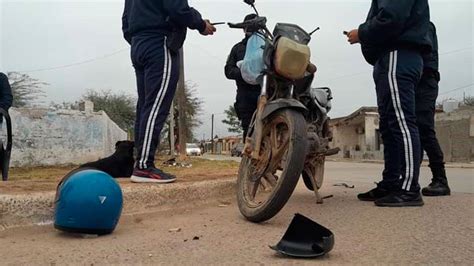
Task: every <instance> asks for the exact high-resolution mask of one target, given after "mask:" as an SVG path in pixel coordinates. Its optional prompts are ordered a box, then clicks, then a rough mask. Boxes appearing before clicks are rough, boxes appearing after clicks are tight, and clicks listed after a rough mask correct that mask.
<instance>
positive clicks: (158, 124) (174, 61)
mask: <svg viewBox="0 0 474 266" xmlns="http://www.w3.org/2000/svg"><path fill="white" fill-rule="evenodd" d="M167 59H168V63H167V64H169V65H168V73H167V74H166V75H165V82H166V83H165V84H164V85H163V88H162V89H160V91H161V90H163V92H162V93H160V94H159V95H158V96H159V97H160V98H159V99H158V98H156V99H155V102H154V110H152V114H153V116H152V117H149V120H148V121H149V123H150V124H149V135H148V137H147V138H146V139H145V141H147V151H146V155H145V156H146V165H151V166H153V167H154V166H155V165H154V162H155V153H156V150H157V148H158V145H159V144H160V134H161V130H162V129H163V126H164V124H165V122H166V119H167V118H168V116H169V114H170V108H171V104H172V102H173V98H174V95H175V93H176V87H177V84H178V79H179V55H177V54H172V53H170V51H168V55H167ZM150 72H151V73H146V74H145V75H146V76H147V75H152V76H153V75H154V73H153V71H152V70H150ZM150 80H153V78H151V79H150ZM152 82H153V81H152Z"/></svg>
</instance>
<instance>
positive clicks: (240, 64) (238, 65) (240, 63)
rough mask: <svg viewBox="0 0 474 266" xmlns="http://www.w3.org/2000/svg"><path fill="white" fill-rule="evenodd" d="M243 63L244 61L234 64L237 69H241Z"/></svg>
mask: <svg viewBox="0 0 474 266" xmlns="http://www.w3.org/2000/svg"><path fill="white" fill-rule="evenodd" d="M243 63H244V60H240V61H238V62H237V63H236V65H237V67H238V68H241V67H242V64H243Z"/></svg>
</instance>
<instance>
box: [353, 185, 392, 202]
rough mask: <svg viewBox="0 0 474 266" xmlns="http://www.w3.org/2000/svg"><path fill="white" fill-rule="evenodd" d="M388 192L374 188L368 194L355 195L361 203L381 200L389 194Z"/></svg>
mask: <svg viewBox="0 0 474 266" xmlns="http://www.w3.org/2000/svg"><path fill="white" fill-rule="evenodd" d="M390 192H391V191H390V190H387V189H383V188H381V187H378V186H377V187H376V188H374V189H372V190H370V191H368V192H365V193H360V194H359V195H357V198H358V199H359V200H361V201H375V200H377V199H380V198H383V197H385V196H388V195H389V194H390Z"/></svg>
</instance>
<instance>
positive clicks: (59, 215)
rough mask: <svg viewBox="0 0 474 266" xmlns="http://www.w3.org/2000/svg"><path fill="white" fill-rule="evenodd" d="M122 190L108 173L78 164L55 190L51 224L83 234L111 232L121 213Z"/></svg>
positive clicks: (60, 228)
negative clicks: (80, 166) (79, 166)
mask: <svg viewBox="0 0 474 266" xmlns="http://www.w3.org/2000/svg"><path fill="white" fill-rule="evenodd" d="M122 204H123V198H122V190H121V189H120V186H119V185H118V184H117V182H116V181H115V180H114V179H113V178H112V177H111V176H110V175H109V174H107V173H105V172H102V171H99V170H94V169H90V168H79V169H77V170H74V171H72V172H70V173H69V174H68V175H66V176H65V177H64V178H63V180H62V181H61V183H59V185H58V188H57V191H56V200H55V213H54V227H55V228H56V229H59V230H62V231H66V232H71V233H82V234H97V235H104V234H110V233H112V232H113V231H114V229H115V227H116V225H117V223H118V221H119V219H120V214H121V213H122Z"/></svg>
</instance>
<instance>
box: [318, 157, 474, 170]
mask: <svg viewBox="0 0 474 266" xmlns="http://www.w3.org/2000/svg"><path fill="white" fill-rule="evenodd" d="M326 161H327V162H334V163H373V164H383V163H384V162H383V160H369V159H365V160H349V159H339V158H326ZM421 166H424V167H428V162H426V161H423V163H422V164H421ZM444 167H445V168H461V169H474V163H450V162H447V163H446V164H445V166H444Z"/></svg>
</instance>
